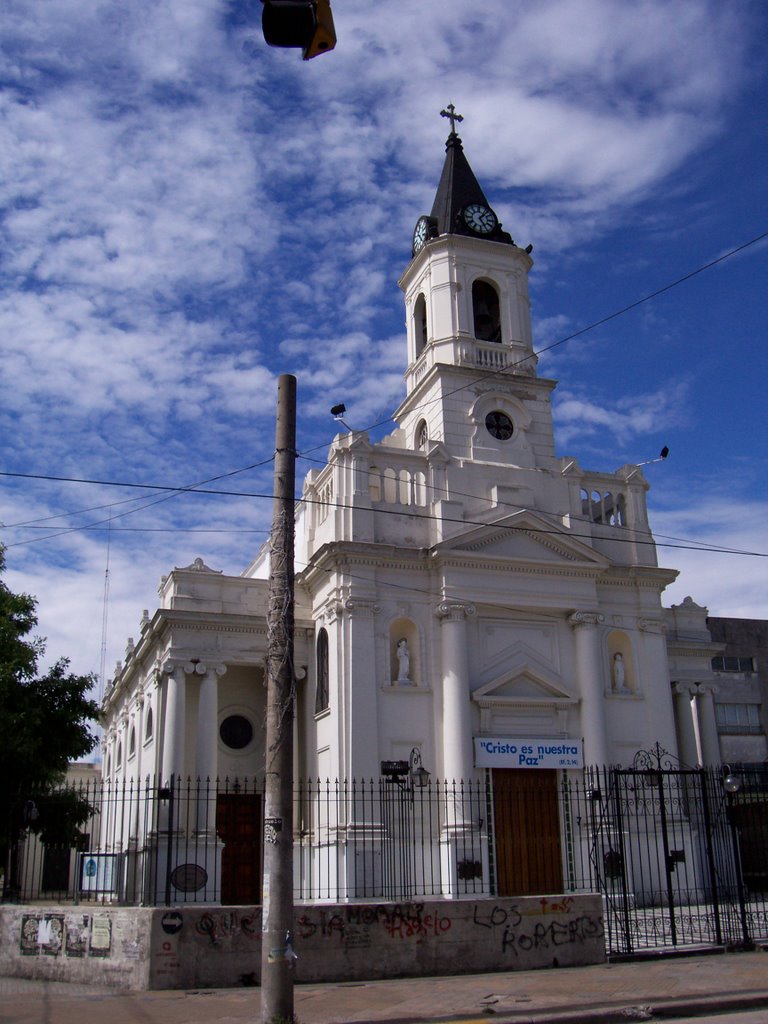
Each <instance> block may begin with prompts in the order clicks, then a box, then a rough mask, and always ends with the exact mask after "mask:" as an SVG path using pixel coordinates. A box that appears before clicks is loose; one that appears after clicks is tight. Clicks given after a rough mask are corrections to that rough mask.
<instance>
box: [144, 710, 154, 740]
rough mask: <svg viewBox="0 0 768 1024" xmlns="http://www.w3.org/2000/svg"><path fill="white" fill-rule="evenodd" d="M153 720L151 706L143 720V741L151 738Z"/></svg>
mask: <svg viewBox="0 0 768 1024" xmlns="http://www.w3.org/2000/svg"><path fill="white" fill-rule="evenodd" d="M153 726H154V722H153V720H152V708H150V709H149V711H147V717H146V718H145V720H144V741H145V742H146V741H147V740H151V739H152V729H153Z"/></svg>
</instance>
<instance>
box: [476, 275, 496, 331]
mask: <svg viewBox="0 0 768 1024" xmlns="http://www.w3.org/2000/svg"><path fill="white" fill-rule="evenodd" d="M472 316H473V320H474V325H475V337H476V338H477V340H478V341H499V342H500V341H501V311H500V309H499V293H498V292H497V291H496V289H495V288H494V287H493V285H492V284H490V283H489V282H488V281H474V282H473V284H472Z"/></svg>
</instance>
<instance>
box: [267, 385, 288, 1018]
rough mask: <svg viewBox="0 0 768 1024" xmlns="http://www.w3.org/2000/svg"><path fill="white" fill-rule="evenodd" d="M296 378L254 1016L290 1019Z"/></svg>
mask: <svg viewBox="0 0 768 1024" xmlns="http://www.w3.org/2000/svg"><path fill="white" fill-rule="evenodd" d="M295 472H296V378H295V377H292V376H290V375H289V374H283V375H282V376H280V377H279V378H278V382H277V425H276V429H275V498H274V505H273V511H272V536H271V540H270V570H269V608H268V611H267V738H266V780H265V792H264V880H263V889H262V921H261V1020H262V1024H292V1022H293V1021H294V1015H293V973H292V968H293V960H294V959H295V957H294V953H293V948H292V946H291V943H290V932H291V928H292V926H293V716H294V701H295V674H294V668H293V621H294V610H293V600H294V599H293V546H294V519H293V516H294V509H293V504H294V491H295Z"/></svg>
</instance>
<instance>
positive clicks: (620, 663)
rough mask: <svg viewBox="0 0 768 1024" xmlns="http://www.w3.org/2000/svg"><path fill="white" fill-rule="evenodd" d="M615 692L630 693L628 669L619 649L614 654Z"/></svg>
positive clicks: (613, 680)
mask: <svg viewBox="0 0 768 1024" xmlns="http://www.w3.org/2000/svg"><path fill="white" fill-rule="evenodd" d="M612 683H613V692H614V693H629V690H628V689H627V682H626V670H625V667H624V657H623V655H621V654H620V653H619V652H618V651H617V652H616V654H614V656H613V679H612Z"/></svg>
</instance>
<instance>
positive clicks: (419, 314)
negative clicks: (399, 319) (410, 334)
mask: <svg viewBox="0 0 768 1024" xmlns="http://www.w3.org/2000/svg"><path fill="white" fill-rule="evenodd" d="M413 330H414V335H415V338H416V355H417V356H420V355H421V353H422V352H423V351H424V349H425V347H426V344H427V300H426V299H425V298H424V296H423V295H419V297H418V298H417V299H416V303H415V305H414V307H413Z"/></svg>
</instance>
